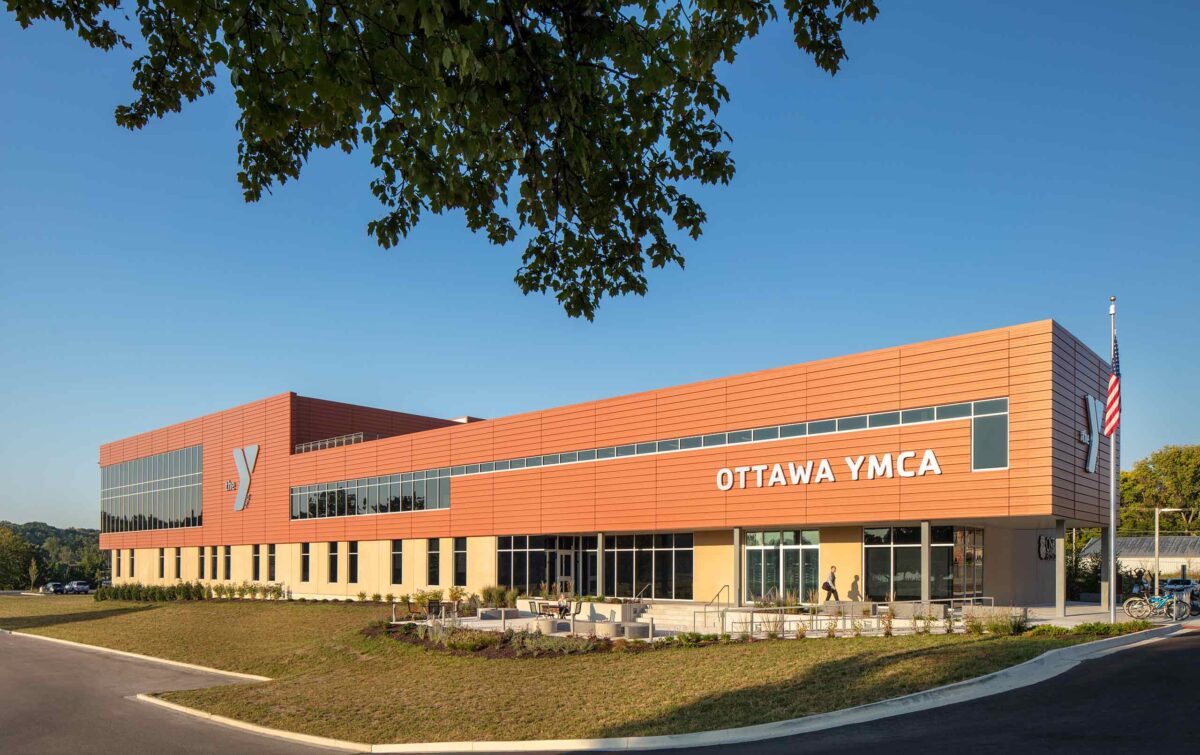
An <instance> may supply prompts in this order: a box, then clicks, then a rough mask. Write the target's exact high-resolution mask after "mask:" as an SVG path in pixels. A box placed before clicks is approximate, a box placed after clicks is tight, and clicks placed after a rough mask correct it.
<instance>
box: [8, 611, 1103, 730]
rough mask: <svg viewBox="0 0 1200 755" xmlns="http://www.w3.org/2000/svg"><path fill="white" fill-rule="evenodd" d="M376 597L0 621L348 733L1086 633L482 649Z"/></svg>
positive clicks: (754, 708)
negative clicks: (474, 654)
mask: <svg viewBox="0 0 1200 755" xmlns="http://www.w3.org/2000/svg"><path fill="white" fill-rule="evenodd" d="M385 613H386V611H385V609H383V608H382V607H377V606H361V605H346V604H301V603H278V604H272V603H256V602H245V603H242V602H229V603H170V604H155V605H149V606H146V605H138V604H130V603H120V602H112V601H110V602H104V603H95V602H93V601H91V600H90V599H87V598H78V599H75V598H62V597H57V598H11V597H10V598H5V597H0V627H3V628H6V629H21V630H23V631H28V632H32V633H36V634H44V635H48V636H52V637H59V638H62V639H68V640H75V641H77V642H85V643H89V644H94V645H103V646H105V647H111V648H117V649H120V650H128V651H133V652H138V653H145V654H148V655H155V656H160V657H163V658H170V659H173V660H179V661H186V662H189V663H198V664H202V665H206V666H214V667H217V668H223V669H228V670H232V671H242V672H247V673H254V674H263V675H266V676H270V677H272V678H273V679H274V680H275V681H272V682H266V683H259V684H246V685H235V686H222V687H214V688H210V689H200V690H190V691H186V692H172V693H168V694H166V695H164V697H166V698H167V699H169V700H172V701H175V702H178V703H181V704H184V705H189V706H192V707H196V708H200V709H203V710H206V711H209V712H212V713H217V714H220V715H224V716H229V717H232V718H238V719H241V720H244V721H250V722H253V723H256V724H261V725H264V726H271V727H276V728H281V729H288V730H291V731H299V732H304V733H306V734H316V735H320V736H326V737H336V738H339V739H349V740H353V741H358V742H423V741H453V740H510V739H557V738H573V737H613V736H632V735H653V734H675V733H680V732H689V731H701V730H706V729H718V728H725V727H731V726H745V725H749V724H757V723H764V722H768V721H776V720H780V719H785V718H794V717H797V716H804V715H809V714H813V713H820V712H825V711H829V710H836V709H838V708H844V707H847V706H851V705H859V704H862V703H866V702H871V701H874V700H881V699H884V698H888V697H894V696H896V695H902V694H906V693H910V692H916V691H919V690H922V689H928V688H930V687H935V686H938V685H942V684H948V683H950V682H955V681H960V680H962V679H966V678H970V677H973V676H978V675H980V674H986V673H989V672H991V671H995V670H997V669H1000V668H1004V667H1006V666H1010V665H1013V664H1015V663H1020V662H1021V661H1025V660H1028V659H1029V658H1032V657H1034V656H1037V655H1039V654H1041V653H1044V652H1045V651H1047V650H1051V649H1053V648H1057V647H1063V646H1065V645H1069V644H1072V643H1075V642H1080V641H1082V640H1085V639H1088V638H1086V637H1078V636H1067V637H986V636H985V637H971V636H965V635H953V636H950V637H946V636H942V635H927V636H912V637H890V638H885V637H877V638H868V637H862V638H846V639H840V640H836V641H828V640H824V639H806V640H776V641H769V642H756V643H752V644H731V645H718V646H710V647H703V648H673V649H669V650H661V651H655V652H652V653H638V654H630V653H611V654H594V655H586V656H567V657H559V658H536V659H515V660H483V659H478V658H471V657H456V656H449V655H444V654H441V653H435V652H428V651H425V650H422V649H420V648H417V647H413V646H410V645H405V644H403V643H400V642H396V641H394V640H389V639H386V638H375V639H369V638H365V637H362V636H361V635H360V634H359V630H361V629H362V628H363V627H364V626H365V625H366V624H367V623H368V622H370V621H372V620H374V619H378V618H383V616H384V615H385Z"/></svg>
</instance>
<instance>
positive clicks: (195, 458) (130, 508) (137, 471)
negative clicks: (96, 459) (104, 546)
mask: <svg viewBox="0 0 1200 755" xmlns="http://www.w3.org/2000/svg"><path fill="white" fill-rule="evenodd" d="M202 467H203V449H202V447H201V446H191V447H189V448H181V449H179V450H177V451H168V452H167V453H161V454H155V455H153V456H146V457H144V458H141V459H133V460H130V461H126V462H122V463H120V464H110V465H108V466H105V467H101V468H100V531H101V532H137V531H139V530H158V529H176V528H179V527H199V526H200V525H201V523H202V516H201V502H202V496H201V488H202V480H201V475H202V471H203V470H202Z"/></svg>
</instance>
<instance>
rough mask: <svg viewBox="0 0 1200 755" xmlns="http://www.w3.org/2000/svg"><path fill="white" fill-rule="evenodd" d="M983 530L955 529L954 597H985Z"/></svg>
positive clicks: (973, 528) (974, 528)
mask: <svg viewBox="0 0 1200 755" xmlns="http://www.w3.org/2000/svg"><path fill="white" fill-rule="evenodd" d="M983 594H984V592H983V529H982V528H980V527H955V528H954V597H956V598H976V597H979V596H981V595H983Z"/></svg>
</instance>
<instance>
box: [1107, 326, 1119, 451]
mask: <svg viewBox="0 0 1200 755" xmlns="http://www.w3.org/2000/svg"><path fill="white" fill-rule="evenodd" d="M1120 425H1121V357H1120V354H1119V352H1118V351H1117V334H1116V333H1115V332H1114V333H1113V353H1112V374H1111V375H1109V376H1108V401H1107V402H1106V403H1105V404H1104V434H1105V435H1107V436H1110V437H1111V436H1112V434H1113V433H1115V432H1116V431H1117V428H1118V427H1120Z"/></svg>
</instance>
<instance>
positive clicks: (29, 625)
mask: <svg viewBox="0 0 1200 755" xmlns="http://www.w3.org/2000/svg"><path fill="white" fill-rule="evenodd" d="M154 608H155V606H132V607H130V608H110V609H108V610H105V611H90V612H86V611H85V612H77V613H61V614H46V615H43V616H13V617H6V618H0V629H9V630H12V631H21V630H23V629H36V628H38V627H52V626H56V625H59V624H73V623H75V622H77V621H93V620H96V619H108V618H112V617H113V616H124V615H126V614H131V613H140V612H142V611H152V610H154Z"/></svg>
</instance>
